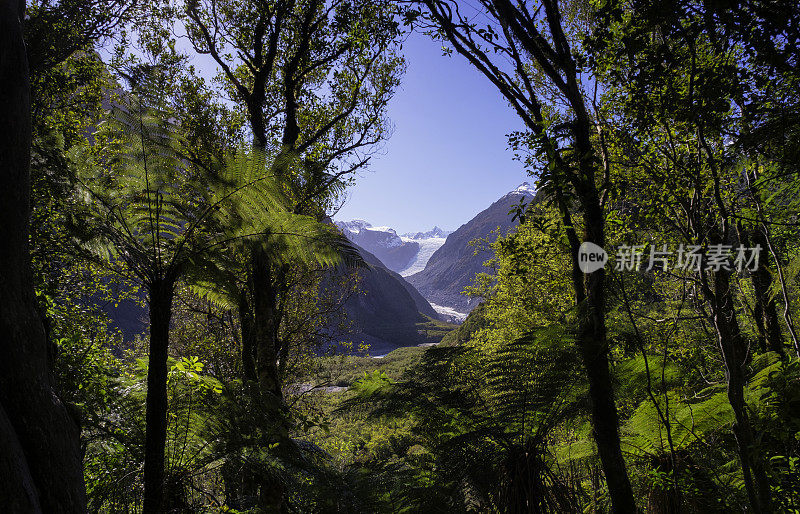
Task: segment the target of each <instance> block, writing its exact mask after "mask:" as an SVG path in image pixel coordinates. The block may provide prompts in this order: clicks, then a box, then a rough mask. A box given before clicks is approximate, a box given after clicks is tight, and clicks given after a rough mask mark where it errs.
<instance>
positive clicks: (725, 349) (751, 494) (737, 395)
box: [704, 270, 772, 513]
mask: <svg viewBox="0 0 800 514" xmlns="http://www.w3.org/2000/svg"><path fill="white" fill-rule="evenodd" d="M730 275H731V272H730V271H728V270H719V271H717V272H715V273H714V290H713V291H712V290H710V289H709V288H708V287H706V288H704V289H705V290H706V296H707V298H708V300H709V302H710V304H711V311H712V314H713V316H714V327H715V329H716V331H717V342H718V344H719V347H720V351H721V353H722V357H723V359H724V361H725V371H726V375H727V378H728V401H729V402H730V405H731V408H732V409H733V413H734V416H735V418H736V422H735V423H734V425H733V434H734V436H735V437H736V445H737V450H738V453H739V458H740V460H741V463H742V472H743V474H744V482H745V489H746V490H747V496H748V499H749V501H750V505H751V506H752V508H753V512H756V513H768V512H772V508H771V505H770V503H771V502H770V487H769V480H768V478H767V475H766V472H765V469H764V466H763V464H762V460H761V458H759V456H758V455H757V454H756V449H755V448H754V446H753V443H754V440H753V431H752V428H751V426H750V418H749V416H748V414H747V404H746V403H745V400H744V387H745V385H746V383H747V380H746V377H745V373H744V367H745V362H746V360H747V353H748V351H747V350H748V349H747V345H746V343H745V340H744V338H743V337H742V334H741V332H740V329H739V323H738V321H737V319H736V312H735V310H734V306H733V297H732V295H731V291H730Z"/></svg>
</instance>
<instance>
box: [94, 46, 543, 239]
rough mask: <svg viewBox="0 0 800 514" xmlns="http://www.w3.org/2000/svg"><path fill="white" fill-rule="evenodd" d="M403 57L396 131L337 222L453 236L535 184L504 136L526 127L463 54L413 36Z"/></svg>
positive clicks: (394, 111) (208, 64)
mask: <svg viewBox="0 0 800 514" xmlns="http://www.w3.org/2000/svg"><path fill="white" fill-rule="evenodd" d="M185 45H186V43H185V41H181V42H179V47H182V46H185ZM101 50H102V52H103V53H104V54H106V55H105V56H106V57H109V54H108V50H107V49H105V48H103V49H101ZM189 54H190V55H192V52H189ZM403 54H404V55H405V57H406V60H407V62H408V68H407V70H406V74H405V75H404V76H403V78H402V84H401V86H400V89H399V90H398V91H397V93H396V94H395V96H394V98H393V99H392V100H391V102H390V104H389V109H388V111H389V118H390V119H391V122H392V124H393V125H394V132H393V134H392V136H391V138H389V140H388V141H386V142H385V143H384V144H383V148H382V151H381V152H380V153H379V154H378V155H376V156H374V157H373V159H372V161H371V166H370V168H369V169H368V170H367V171H364V172H361V173H360V174H359V176H358V178H357V179H356V183H355V185H354V186H352V187H351V188H350V189H349V191H348V198H347V201H346V202H345V204H344V206H343V207H342V209H341V210H340V211H339V212H338V213H337V214H336V215H335V216H334V219H336V220H341V221H349V220H352V219H363V220H366V221H368V222H370V223H371V224H372V225H374V226H389V227H392V228H394V229H395V230H397V232H398V233H401V234H402V233H405V232H417V231H421V230H428V229H430V228H432V227H433V226H434V225H438V226H439V227H441V228H443V229H446V230H455V229H457V228H458V227H459V226H461V225H462V224H464V223H466V222H468V221H469V220H470V219H472V217H473V216H475V214H477V213H478V212H480V211H482V210H483V209H485V208H486V207H488V206H489V205H490V204H491V203H492V202H494V201H495V200H497V199H498V198H500V197H501V196H503V195H504V194H505V193H507V192H509V191H511V190H512V189H514V188H516V187H517V186H518V185H519V184H521V183H522V182H525V181H532V180H531V179H530V177H528V175H527V174H526V173H525V171H524V169H523V167H522V165H521V163H519V162H517V161H514V160H513V159H512V153H511V152H510V151H509V150H508V142H507V138H506V134H508V133H510V132H513V131H515V130H521V129H522V128H523V124H522V122H521V121H520V120H519V118H517V116H516V114H515V113H514V112H513V110H512V109H511V107H509V105H508V104H507V103H506V101H505V100H504V99H503V98H502V96H501V95H500V93H499V92H498V91H497V90H496V89H495V88H494V86H492V85H491V83H490V82H489V81H488V79H486V78H485V77H484V76H483V75H481V74H480V72H478V71H477V70H476V69H474V68H473V67H472V66H471V65H470V64H469V63H468V62H467V61H466V59H464V58H463V57H461V56H460V55H458V54H456V53H453V55H452V56H445V55H443V52H442V48H441V43H437V42H435V41H433V40H431V39H430V38H429V37H428V36H426V35H424V34H419V33H413V34H411V36H410V37H409V39H408V40H407V41H406V42H405V44H404V46H403ZM192 63H193V64H195V66H197V67H198V68H199V69H200V70H201V74H202V75H203V76H205V77H206V78H211V77H212V76H213V75H214V74H215V73H216V64H215V63H214V62H213V61H212V60H211V58H210V57H208V56H198V55H196V54H195V55H193V57H192Z"/></svg>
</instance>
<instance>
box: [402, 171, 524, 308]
mask: <svg viewBox="0 0 800 514" xmlns="http://www.w3.org/2000/svg"><path fill="white" fill-rule="evenodd" d="M535 194H536V190H535V189H534V188H533V187H531V186H530V184H528V183H527V182H525V183H523V184H522V185H520V186H519V187H518V188H517V189H515V190H514V191H511V192H510V193H508V194H506V195H505V196H503V197H502V198H500V199H499V200H497V201H496V202H494V203H493V204H492V205H490V206H489V207H488V208H487V209H485V210H484V211H482V212H480V213H479V214H478V215H477V216H475V217H474V218H472V220H470V221H469V222H468V223H466V224H464V225H462V226H461V227H459V229H458V230H456V231H455V232H453V233H451V234H450V235H449V236H447V241H445V243H444V244H443V245H442V246H441V248H439V249H438V250H436V251H435V252H434V253H433V255H431V257H430V259H429V260H428V262H427V264H426V265H425V269H423V270H422V271H420V272H418V273H415V274H413V275H410V276H408V277H406V280H408V281H409V282H410V283H411V285H413V286H414V287H415V288H416V289H417V290H418V291H419V292H420V293H421V294H422V296H424V297H425V298H426V299H427V300H428V301H429V302H430V303H431V304H433V305H434V307H435V308H440V307H441V308H449V309H452V310H455V311H457V312H460V313H468V312H469V311H470V310H472V309H473V308H474V307H475V306H476V305H477V304H478V302H479V301H480V300H479V299H476V298H469V297H468V296H466V295H463V294H461V293H462V291H463V290H464V288H465V287H467V286H468V285H470V284H471V283H472V279H473V278H474V277H475V274H477V273H481V272H487V271H489V269H488V268H486V267H485V266H483V263H484V262H485V261H487V260H488V259H490V258H491V254H489V253H488V252H485V251H484V252H478V253H477V254H476V253H475V248H474V247H472V246H470V245H469V242H470V241H472V240H475V239H479V238H489V241H490V242H493V241H494V240H495V239H497V237H498V235H505V234H507V233H508V232H509V231H510V230H511V229H512V228H514V227H515V226H516V225H517V222H516V221H512V216H511V215H510V214H509V211H510V210H511V208H512V207H513V206H515V205H518V204H519V202H520V199H525V200H526V201H529V200H531V199H533V197H534V195H535ZM493 231H496V232H494V233H493ZM441 308H440V310H442V311H444V309H441Z"/></svg>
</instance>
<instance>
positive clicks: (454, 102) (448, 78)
mask: <svg viewBox="0 0 800 514" xmlns="http://www.w3.org/2000/svg"><path fill="white" fill-rule="evenodd" d="M403 53H404V55H405V56H406V60H407V61H408V69H407V70H406V74H405V76H404V77H403V79H402V84H401V86H400V89H399V90H398V91H397V93H396V94H395V96H394V98H393V99H392V100H391V103H390V104H389V109H388V112H389V117H390V119H391V121H392V123H393V125H394V132H393V134H392V137H391V138H390V139H389V140H388V141H386V142H385V143H384V145H383V149H382V151H381V152H380V154H379V155H376V156H375V157H373V160H372V163H371V167H370V169H369V171H366V172H362V173H360V174H359V177H358V178H357V180H356V184H355V185H354V186H353V187H351V188H350V190H349V192H348V195H349V198H348V200H347V201H346V203H345V205H344V207H343V208H342V209H341V210H340V211H339V212H338V213H337V214H336V216H335V217H334V219H336V220H339V221H349V220H352V219H363V220H366V221H368V222H369V223H371V224H372V225H374V226H389V227H392V228H394V229H395V230H397V232H398V233H404V232H417V231H420V230H428V229H430V228H431V227H433V226H434V225H438V226H439V227H441V228H443V229H447V230H455V229H456V228H458V227H459V226H461V225H462V224H464V223H466V222H467V221H469V220H470V219H472V217H473V216H475V214H477V213H478V212H480V211H482V210H483V209H485V208H486V207H488V206H489V205H490V204H491V203H492V202H494V201H495V200H497V199H498V198H500V197H501V196H502V195H504V194H505V193H507V192H509V191H511V190H512V189H514V188H516V187H517V186H518V185H519V184H521V183H522V182H525V181H528V182H532V179H531V178H530V177H529V176H528V175H527V174H526V173H525V171H524V169H523V166H522V164H521V163H520V162H517V161H514V160H512V153H511V151H510V150H509V149H508V141H507V138H506V134H508V133H510V132H512V131H515V130H521V129H522V128H523V125H522V122H521V121H520V120H519V118H517V116H516V114H515V113H514V111H513V110H512V109H511V107H509V105H508V104H507V103H506V101H505V100H504V99H503V98H502V97H501V95H500V93H499V92H497V90H496V89H495V88H494V86H493V85H491V83H490V82H489V81H488V79H486V78H485V77H484V76H483V75H481V74H480V73H479V72H478V71H477V70H476V69H474V68H473V67H472V66H471V65H470V64H469V63H468V62H467V61H466V60H465V59H464V58H463V57H461V56H460V55H458V54H455V53H454V54H453V55H452V56H444V55H442V50H441V44H440V43H437V42H435V41H432V40H431V39H430V38H429V37H427V36H425V35H422V34H412V35H411V37H410V38H409V39H408V41H406V43H405V45H404V47H403Z"/></svg>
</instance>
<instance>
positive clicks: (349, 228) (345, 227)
mask: <svg viewBox="0 0 800 514" xmlns="http://www.w3.org/2000/svg"><path fill="white" fill-rule="evenodd" d="M335 224H336V226H337V227H339V228H340V229H341V230H342V231H344V232H350V233H352V234H358V233H359V232H361V231H362V230H364V229H368V228H372V225H370V224H369V223H367V222H366V221H364V220H351V221H337V222H336V223H335Z"/></svg>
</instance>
